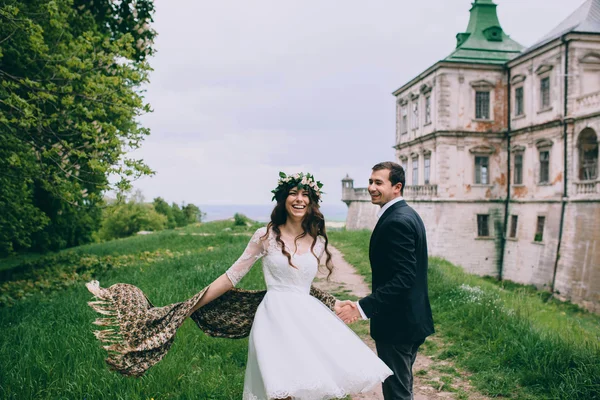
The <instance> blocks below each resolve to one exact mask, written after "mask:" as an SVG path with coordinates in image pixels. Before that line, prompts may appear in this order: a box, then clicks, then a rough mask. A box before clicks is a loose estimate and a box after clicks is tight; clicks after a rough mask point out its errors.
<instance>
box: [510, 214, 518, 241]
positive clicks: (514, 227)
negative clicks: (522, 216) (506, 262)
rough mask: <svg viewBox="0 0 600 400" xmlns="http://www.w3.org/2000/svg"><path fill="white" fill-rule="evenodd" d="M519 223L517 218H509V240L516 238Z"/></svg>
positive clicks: (514, 216)
mask: <svg viewBox="0 0 600 400" xmlns="http://www.w3.org/2000/svg"><path fill="white" fill-rule="evenodd" d="M518 221H519V217H518V216H516V215H513V216H511V218H510V234H509V235H508V236H509V237H511V238H516V237H517V222H518Z"/></svg>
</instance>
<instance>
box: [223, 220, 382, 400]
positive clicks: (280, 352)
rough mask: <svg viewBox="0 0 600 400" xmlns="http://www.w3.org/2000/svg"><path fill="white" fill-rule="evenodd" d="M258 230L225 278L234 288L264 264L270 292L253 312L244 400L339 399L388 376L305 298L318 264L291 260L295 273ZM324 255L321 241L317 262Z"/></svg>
mask: <svg viewBox="0 0 600 400" xmlns="http://www.w3.org/2000/svg"><path fill="white" fill-rule="evenodd" d="M265 233H266V228H260V229H258V230H257V231H256V232H255V233H254V235H253V236H252V239H251V240H250V243H249V244H248V247H247V248H246V250H245V251H244V253H243V254H242V256H241V257H240V258H239V259H238V260H237V261H236V263H235V264H233V265H232V266H231V268H229V269H228V270H227V276H228V277H229V279H230V280H231V282H232V283H233V284H234V286H235V285H237V284H238V282H239V281H240V280H241V279H242V277H243V276H244V275H245V274H246V273H247V272H248V271H249V270H250V268H251V267H252V265H253V264H254V263H255V262H256V261H257V260H258V259H259V258H261V257H264V258H263V272H264V276H265V281H266V284H267V294H266V295H265V297H264V299H263V301H262V302H261V304H260V305H259V306H258V309H257V311H256V316H255V318H254V323H253V325H252V330H251V331H250V338H249V346H248V364H247V366H246V376H245V380H244V395H243V399H244V400H269V399H282V398H286V397H292V398H293V399H301V400H321V399H333V398H343V397H345V396H346V395H348V394H353V393H360V392H364V391H367V390H369V389H371V388H372V387H373V386H374V385H376V384H380V383H381V382H383V381H384V380H385V378H387V377H388V376H390V375H392V371H391V370H390V369H389V368H388V367H387V366H386V365H385V364H384V363H383V361H381V360H380V359H379V358H378V357H377V355H376V354H375V353H374V352H373V351H372V350H371V349H369V348H368V347H367V346H366V345H365V344H364V343H363V342H362V340H361V339H360V338H359V337H358V336H357V335H356V334H355V333H354V332H353V331H352V330H351V329H350V328H348V327H347V326H346V324H344V322H343V321H342V320H341V319H339V318H338V317H337V316H336V315H335V313H334V312H332V311H331V310H330V309H329V308H327V307H326V306H325V305H324V304H323V303H321V302H320V301H319V300H317V299H316V298H314V297H312V296H310V295H309V292H310V286H311V284H312V281H313V279H314V278H315V276H316V274H317V269H318V260H317V258H316V257H315V256H314V255H313V254H312V253H311V252H310V251H307V252H304V253H301V254H293V252H292V251H290V250H289V249H287V247H286V249H287V250H288V252H289V253H290V254H293V256H292V263H293V264H294V265H295V266H296V267H297V269H296V268H293V267H292V266H290V265H289V264H288V259H287V257H286V256H285V255H283V253H282V252H281V247H280V246H279V244H278V243H277V241H276V240H275V233H274V232H272V230H271V231H270V233H269V237H268V238H266V239H265V240H261V237H263V236H264V235H265ZM323 251H324V239H323V238H322V237H319V238H318V240H317V243H316V244H315V247H314V252H315V254H316V255H317V256H319V258H320V256H321V255H322V253H323Z"/></svg>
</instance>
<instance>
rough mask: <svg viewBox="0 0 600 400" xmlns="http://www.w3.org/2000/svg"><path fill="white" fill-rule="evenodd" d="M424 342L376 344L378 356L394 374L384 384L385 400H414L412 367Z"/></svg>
mask: <svg viewBox="0 0 600 400" xmlns="http://www.w3.org/2000/svg"><path fill="white" fill-rule="evenodd" d="M423 342H424V340H422V341H419V342H417V343H408V344H388V343H379V342H375V346H376V347H377V355H378V356H379V358H381V360H382V361H383V362H384V363H386V365H387V366H388V367H389V368H390V369H391V370H392V371H393V372H394V375H392V376H389V377H388V378H387V379H386V380H385V381H384V382H383V398H384V399H385V400H412V399H413V373H412V367H413V364H414V363H415V360H416V358H417V350H419V346H420V345H422V344H423Z"/></svg>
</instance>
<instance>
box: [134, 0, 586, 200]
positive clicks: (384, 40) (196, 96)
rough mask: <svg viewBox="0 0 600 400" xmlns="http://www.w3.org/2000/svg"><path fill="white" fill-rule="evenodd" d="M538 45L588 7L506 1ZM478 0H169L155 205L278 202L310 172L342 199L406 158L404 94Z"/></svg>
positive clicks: (159, 83)
mask: <svg viewBox="0 0 600 400" xmlns="http://www.w3.org/2000/svg"><path fill="white" fill-rule="evenodd" d="M495 1H496V3H497V4H498V14H499V18H500V23H501V24H502V27H503V28H504V31H505V32H506V33H507V34H508V35H510V36H511V37H512V38H513V39H514V40H516V41H517V42H519V43H521V44H522V45H525V46H529V45H531V44H533V43H535V42H536V41H537V40H538V39H540V38H541V37H542V36H544V35H545V34H546V33H547V32H548V31H550V30H551V29H552V28H554V27H555V26H556V25H558V24H559V23H560V22H561V21H562V20H563V19H565V18H566V17H567V16H568V15H569V14H570V13H571V12H572V11H574V10H575V9H576V8H577V7H578V6H579V5H581V4H582V3H583V0H495ZM470 7H471V0H423V1H409V0H395V1H391V0H373V1H364V0H360V1H359V0H302V1H299V0H252V1H239V0H237V1H232V0H221V1H206V0H201V1H198V0H177V1H173V0H171V1H168V0H157V1H156V13H155V23H154V28H155V29H156V30H157V32H158V34H159V35H158V37H157V39H156V42H155V47H156V49H157V54H156V56H155V57H153V58H152V59H151V65H152V67H153V68H154V72H153V73H152V74H151V83H150V85H149V86H148V88H147V90H148V91H147V96H146V98H147V100H148V102H149V103H150V104H151V105H152V108H153V109H154V112H153V113H152V114H149V115H146V116H144V117H143V118H142V123H143V124H144V125H145V126H147V127H149V128H150V129H151V130H152V134H151V135H150V136H149V137H148V138H147V139H146V140H145V142H144V144H143V146H142V149H141V150H138V151H136V152H135V153H134V155H135V156H136V157H140V158H143V159H144V160H145V161H146V162H147V163H148V164H149V165H150V167H151V168H152V169H154V170H155V171H156V172H157V173H156V175H155V176H153V177H151V178H144V179H141V180H139V181H137V182H136V183H135V187H136V188H138V189H141V190H142V192H143V193H144V195H145V196H146V199H147V200H150V199H152V198H154V197H156V196H162V197H163V198H165V199H166V200H167V201H169V202H172V201H174V202H178V203H180V202H182V201H185V202H186V203H195V204H199V205H202V204H269V203H270V201H271V193H270V191H271V190H272V189H273V188H274V186H275V185H276V181H277V174H278V172H279V171H284V172H286V173H294V172H299V171H305V172H306V171H308V172H312V173H314V174H315V175H316V177H317V179H319V180H321V181H322V182H323V183H324V184H325V187H324V191H325V192H326V193H327V194H326V195H325V198H324V204H326V205H338V204H342V203H340V197H341V179H342V178H343V177H344V176H345V175H346V173H348V174H350V176H351V177H353V178H354V179H355V186H356V187H364V186H366V181H367V179H368V177H369V174H370V168H371V166H372V165H373V164H375V163H377V162H379V161H385V160H393V159H394V151H393V149H392V145H393V144H394V137H395V132H394V129H395V115H394V105H395V102H394V97H393V96H392V95H391V92H392V91H394V90H395V89H397V88H398V87H400V86H402V85H403V84H404V83H406V82H408V81H409V80H410V79H412V78H413V77H415V76H416V75H418V74H419V73H421V72H422V71H424V70H425V69H426V68H428V67H429V66H431V65H432V64H434V63H435V62H437V61H438V60H440V59H442V58H444V57H446V56H447V55H448V54H450V53H451V52H452V50H453V49H454V47H455V43H456V38H455V36H456V34H457V33H458V32H463V31H465V30H466V28H467V23H468V20H469V9H470Z"/></svg>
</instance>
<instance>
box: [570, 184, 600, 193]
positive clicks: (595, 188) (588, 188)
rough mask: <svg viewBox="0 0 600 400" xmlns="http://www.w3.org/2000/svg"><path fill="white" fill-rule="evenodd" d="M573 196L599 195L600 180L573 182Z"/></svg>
mask: <svg viewBox="0 0 600 400" xmlns="http://www.w3.org/2000/svg"><path fill="white" fill-rule="evenodd" d="M575 194H576V195H579V196H589V195H599V194H600V180H595V181H581V182H575Z"/></svg>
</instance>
